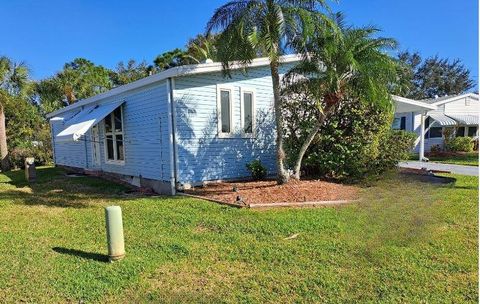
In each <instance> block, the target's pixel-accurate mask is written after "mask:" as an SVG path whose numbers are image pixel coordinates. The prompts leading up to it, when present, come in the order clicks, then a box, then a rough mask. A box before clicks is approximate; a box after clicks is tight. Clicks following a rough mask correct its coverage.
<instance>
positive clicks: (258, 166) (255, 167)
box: [247, 159, 267, 180]
mask: <svg viewBox="0 0 480 304" xmlns="http://www.w3.org/2000/svg"><path fill="white" fill-rule="evenodd" d="M247 169H248V171H250V174H251V175H252V177H253V179H255V180H260V179H264V178H265V177H266V176H267V168H266V167H265V166H264V165H262V162H261V161H260V160H259V159H255V160H252V161H251V162H249V163H248V164H247Z"/></svg>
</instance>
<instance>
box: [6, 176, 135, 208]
mask: <svg viewBox="0 0 480 304" xmlns="http://www.w3.org/2000/svg"><path fill="white" fill-rule="evenodd" d="M0 177H1V178H0V187H1V185H2V184H8V185H12V186H15V188H11V187H10V188H7V189H5V190H3V191H1V196H2V198H3V199H7V200H10V201H12V202H13V203H14V204H23V205H28V206H37V205H42V206H47V207H62V208H88V207H89V206H91V205H92V202H95V201H97V200H102V199H108V200H116V199H122V198H123V197H122V194H123V193H124V192H125V190H126V188H125V187H124V186H122V185H119V184H115V183H113V182H110V181H106V180H103V179H100V178H96V177H88V176H85V177H76V178H70V177H67V176H66V175H65V172H64V171H63V170H62V169H59V168H39V169H37V181H36V182H35V183H28V182H27V181H26V180H25V177H24V174H23V171H10V172H5V173H3V174H2V175H0Z"/></svg>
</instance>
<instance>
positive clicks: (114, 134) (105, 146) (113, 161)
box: [103, 105, 126, 165]
mask: <svg viewBox="0 0 480 304" xmlns="http://www.w3.org/2000/svg"><path fill="white" fill-rule="evenodd" d="M117 109H118V108H117ZM115 110H116V109H115ZM115 110H113V111H112V112H111V113H110V114H108V115H107V116H106V117H105V118H104V119H103V132H104V135H105V136H104V140H103V150H104V158H105V163H106V164H111V165H125V158H126V157H125V123H124V119H123V116H124V115H123V105H121V106H120V121H121V123H122V131H121V132H116V131H115V120H114V118H113V113H114V112H115ZM107 118H108V119H110V122H111V124H112V131H111V132H107V128H106V127H105V120H106V119H107ZM110 135H111V136H112V141H113V156H114V159H109V158H108V144H107V141H108V139H107V136H110ZM117 135H122V142H123V145H122V150H123V159H121V160H119V159H118V155H117V140H116V137H117Z"/></svg>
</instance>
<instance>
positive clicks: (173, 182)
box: [167, 78, 178, 195]
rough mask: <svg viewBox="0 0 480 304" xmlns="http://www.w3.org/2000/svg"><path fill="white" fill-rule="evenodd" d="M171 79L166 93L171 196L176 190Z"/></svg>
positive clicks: (176, 176) (173, 110)
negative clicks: (169, 132)
mask: <svg viewBox="0 0 480 304" xmlns="http://www.w3.org/2000/svg"><path fill="white" fill-rule="evenodd" d="M173 86H174V84H173V79H172V78H168V79H167V91H168V103H169V109H168V115H169V116H170V117H169V123H168V124H169V129H170V131H171V134H170V176H171V179H170V183H171V189H172V195H175V194H176V190H177V180H178V174H177V139H176V124H175V99H174V98H173Z"/></svg>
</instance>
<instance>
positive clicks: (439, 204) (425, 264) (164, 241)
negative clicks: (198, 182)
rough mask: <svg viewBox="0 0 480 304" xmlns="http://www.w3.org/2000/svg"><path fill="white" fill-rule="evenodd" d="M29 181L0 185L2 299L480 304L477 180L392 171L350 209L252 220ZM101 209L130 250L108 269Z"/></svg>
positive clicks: (172, 201) (210, 207) (53, 172)
mask: <svg viewBox="0 0 480 304" xmlns="http://www.w3.org/2000/svg"><path fill="white" fill-rule="evenodd" d="M38 175H39V182H38V183H37V184H35V185H34V186H33V187H28V186H27V185H26V184H25V183H24V182H23V172H14V173H8V174H7V176H5V175H0V244H1V246H0V269H1V271H0V299H2V302H22V301H23V302H36V303H38V302H42V303H43V302H51V303H58V302H75V303H78V302H80V301H83V302H87V303H91V302H101V303H106V302H107V303H108V302H110V303H118V302H121V303H143V302H153V303H159V302H167V303H178V302H195V303H198V302H204V303H206V302H208V303H212V302H213V303H217V302H229V303H238V302H244V303H247V302H248V303H250V302H253V303H255V302H256V303H265V302H267V303H284V302H310V303H312V302H325V303H352V302H386V303H388V302H390V303H398V302H404V303H412V302H413V303H418V302H428V303H440V302H443V303H445V302H449V303H462V302H470V303H476V302H477V297H478V293H477V287H478V284H477V282H478V273H477V245H478V242H477V234H478V227H477V222H478V213H477V199H478V191H477V184H478V178H476V177H464V176H455V177H456V178H457V179H458V180H457V182H456V184H455V185H447V186H436V185H430V184H425V183H420V182H409V181H408V180H407V179H405V178H403V177H399V176H397V175H394V174H392V175H391V176H387V177H385V178H384V179H383V180H381V181H379V182H376V183H375V184H373V185H371V186H370V187H365V188H363V189H362V197H363V198H362V201H361V202H359V203H357V204H353V205H349V206H344V207H337V208H314V209H276V210H263V211H253V210H248V209H236V208H231V207H226V206H221V205H217V204H214V203H210V202H205V201H201V200H195V199H186V198H153V197H151V198H140V197H135V196H127V195H125V194H123V189H122V187H121V186H112V185H111V184H110V183H108V182H105V181H102V180H99V179H95V178H86V177H77V178H66V177H64V176H63V175H62V172H61V171H60V170H57V169H53V168H44V169H41V170H38ZM110 204H118V205H120V206H122V208H123V213H124V227H125V239H126V249H127V256H126V258H125V259H124V260H123V261H120V262H117V263H113V264H110V263H105V262H103V259H104V254H106V245H105V229H104V209H103V208H104V207H105V206H107V205H110ZM297 233H298V237H296V238H293V239H287V240H286V239H285V238H286V237H288V236H291V235H293V234H297Z"/></svg>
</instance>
